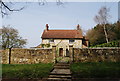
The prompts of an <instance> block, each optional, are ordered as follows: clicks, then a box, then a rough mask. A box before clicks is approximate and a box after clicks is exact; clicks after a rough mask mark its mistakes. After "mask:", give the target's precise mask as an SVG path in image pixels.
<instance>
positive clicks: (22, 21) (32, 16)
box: [2, 2, 118, 48]
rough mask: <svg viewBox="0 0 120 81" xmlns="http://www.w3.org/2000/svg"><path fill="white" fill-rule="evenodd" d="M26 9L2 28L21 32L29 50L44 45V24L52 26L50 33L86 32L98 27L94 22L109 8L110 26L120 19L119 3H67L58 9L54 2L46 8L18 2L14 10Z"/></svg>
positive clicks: (4, 23)
mask: <svg viewBox="0 0 120 81" xmlns="http://www.w3.org/2000/svg"><path fill="white" fill-rule="evenodd" d="M24 5H25V9H24V10H22V11H20V12H15V13H11V14H10V15H9V16H7V17H4V18H3V19H2V24H3V25H5V26H6V25H11V26H12V27H13V28H16V29H18V31H19V33H20V35H21V36H22V37H23V38H25V39H28V44H27V45H26V47H27V48H29V47H34V46H37V45H39V44H40V43H41V35H42V32H43V30H44V29H45V24H49V26H50V28H49V29H76V26H77V24H80V26H81V28H82V29H83V30H84V31H86V30H88V29H91V28H93V27H94V26H95V25H96V23H95V22H94V20H93V18H94V16H95V15H96V14H97V13H98V10H99V9H100V8H101V7H102V6H104V5H106V6H107V7H110V15H111V16H112V17H111V19H110V23H114V22H116V21H117V19H118V3H117V2H65V3H64V5H61V6H57V5H56V3H55V2H47V3H46V4H45V5H44V6H39V5H38V4H37V3H35V2H34V3H33V2H32V3H27V5H26V3H23V2H22V3H21V2H18V3H16V5H14V6H15V7H16V8H19V7H22V6H24Z"/></svg>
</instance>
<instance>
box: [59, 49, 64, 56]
mask: <svg viewBox="0 0 120 81" xmlns="http://www.w3.org/2000/svg"><path fill="white" fill-rule="evenodd" d="M59 56H63V48H60V49H59Z"/></svg>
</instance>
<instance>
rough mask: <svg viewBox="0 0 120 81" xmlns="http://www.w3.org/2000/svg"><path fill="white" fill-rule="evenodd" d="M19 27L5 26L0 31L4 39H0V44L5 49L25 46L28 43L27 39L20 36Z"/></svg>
mask: <svg viewBox="0 0 120 81" xmlns="http://www.w3.org/2000/svg"><path fill="white" fill-rule="evenodd" d="M18 34H19V32H18V30H17V29H14V28H12V27H9V26H8V27H3V28H2V29H1V31H0V36H1V37H2V40H1V41H0V45H1V46H2V48H3V49H6V48H20V47H24V45H25V44H26V39H23V38H22V37H20V36H19V35H18Z"/></svg>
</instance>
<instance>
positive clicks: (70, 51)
mask: <svg viewBox="0 0 120 81" xmlns="http://www.w3.org/2000/svg"><path fill="white" fill-rule="evenodd" d="M69 54H70V63H72V62H73V60H74V59H73V58H74V56H73V45H69Z"/></svg>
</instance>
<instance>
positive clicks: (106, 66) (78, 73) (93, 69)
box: [70, 62, 120, 78]
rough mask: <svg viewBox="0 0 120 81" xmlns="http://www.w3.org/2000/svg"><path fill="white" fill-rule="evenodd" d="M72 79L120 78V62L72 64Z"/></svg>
mask: <svg viewBox="0 0 120 81" xmlns="http://www.w3.org/2000/svg"><path fill="white" fill-rule="evenodd" d="M70 69H71V71H72V73H73V77H74V78H120V62H94V63H93V62H92V63H91V62H90V63H73V64H71V66H70Z"/></svg>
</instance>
